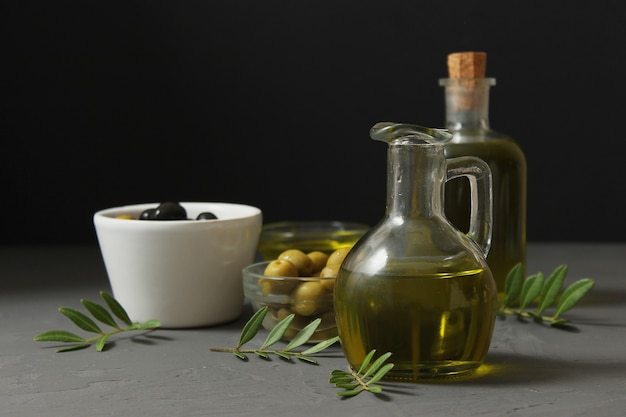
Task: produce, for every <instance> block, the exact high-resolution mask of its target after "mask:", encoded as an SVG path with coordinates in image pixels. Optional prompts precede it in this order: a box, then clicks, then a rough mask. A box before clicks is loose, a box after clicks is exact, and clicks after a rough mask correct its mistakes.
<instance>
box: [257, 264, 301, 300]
mask: <svg viewBox="0 0 626 417" xmlns="http://www.w3.org/2000/svg"><path fill="white" fill-rule="evenodd" d="M263 275H266V276H268V277H277V278H276V279H273V278H261V279H259V287H260V288H261V294H263V295H264V296H268V295H270V294H290V293H291V291H293V289H294V288H295V287H296V286H297V285H298V280H296V279H280V278H279V277H286V278H293V277H297V276H298V270H297V269H296V267H295V265H294V264H292V263H291V262H289V261H287V260H285V259H277V260H274V261H271V262H270V263H269V264H267V266H266V267H265V271H264V272H263Z"/></svg>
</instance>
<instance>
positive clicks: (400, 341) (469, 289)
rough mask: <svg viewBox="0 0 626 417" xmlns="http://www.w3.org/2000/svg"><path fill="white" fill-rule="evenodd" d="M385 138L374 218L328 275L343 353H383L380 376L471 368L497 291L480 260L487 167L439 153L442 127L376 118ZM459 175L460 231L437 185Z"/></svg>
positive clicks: (486, 239)
mask: <svg viewBox="0 0 626 417" xmlns="http://www.w3.org/2000/svg"><path fill="white" fill-rule="evenodd" d="M370 135H371V137H372V139H374V140H378V141H382V142H386V143H387V144H388V151H387V152H388V153H387V205H386V210H385V216H384V218H383V219H382V220H381V221H380V222H379V223H378V224H377V225H376V226H374V227H373V228H372V229H371V230H370V231H369V232H368V233H367V234H366V235H365V236H363V237H362V238H361V240H359V241H358V242H357V243H356V244H355V246H354V247H353V248H352V250H351V251H350V253H349V254H348V256H347V257H346V259H345V260H344V261H343V264H342V266H341V268H340V270H339V273H338V274H337V280H336V284H335V315H336V320H337V327H338V331H339V336H340V338H341V343H342V346H343V350H344V353H345V355H346V358H347V360H348V362H349V363H350V365H351V366H352V367H354V368H356V369H358V368H359V367H360V366H361V364H362V362H363V359H364V358H365V356H366V355H367V353H368V352H369V351H371V350H372V349H376V356H375V357H377V356H380V355H382V354H384V353H385V352H391V353H392V356H391V358H390V359H389V361H390V362H393V363H394V368H393V369H392V370H391V371H390V372H389V373H388V374H387V376H386V378H388V379H392V380H403V381H413V382H417V381H419V380H422V379H447V378H451V377H458V376H462V375H468V374H471V373H472V372H473V371H474V370H475V369H477V368H478V367H479V366H480V365H481V364H482V362H483V360H484V358H485V356H486V354H487V351H488V349H489V344H490V342H491V336H492V332H493V327H494V322H495V318H496V309H497V291H496V285H495V282H494V280H493V276H492V274H491V271H490V269H489V267H488V265H487V263H486V261H485V256H486V254H487V253H488V251H489V246H490V239H491V214H492V207H491V206H492V203H491V173H490V170H489V166H488V165H487V164H486V163H485V162H483V161H482V160H480V159H478V158H475V157H459V158H452V159H448V160H446V158H445V156H444V144H443V142H445V141H447V140H449V139H450V137H451V135H450V134H449V133H448V132H447V131H445V130H439V129H428V128H424V127H421V126H416V125H409V124H397V123H377V124H376V125H375V126H374V127H372V129H371V131H370ZM459 176H464V177H467V178H468V179H469V184H470V188H471V191H472V196H473V200H472V201H473V203H474V204H473V208H472V211H471V215H470V216H471V218H470V229H469V232H468V233H467V234H463V233H462V232H460V231H459V230H458V229H456V228H455V227H454V226H453V225H452V224H451V223H450V222H449V221H448V220H447V219H446V218H445V216H444V213H443V205H444V192H445V191H444V190H445V182H446V181H447V180H449V179H451V178H456V177H459Z"/></svg>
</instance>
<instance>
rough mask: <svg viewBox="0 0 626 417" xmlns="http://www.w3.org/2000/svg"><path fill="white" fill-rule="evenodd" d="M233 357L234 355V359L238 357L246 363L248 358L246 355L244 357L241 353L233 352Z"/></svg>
mask: <svg viewBox="0 0 626 417" xmlns="http://www.w3.org/2000/svg"><path fill="white" fill-rule="evenodd" d="M233 355H235V356H236V357H238V358H239V359H241V360H242V361H247V360H248V357H247V356H246V355H244V354H243V353H241V352H237V351H234V352H233Z"/></svg>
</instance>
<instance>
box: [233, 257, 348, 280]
mask: <svg viewBox="0 0 626 417" xmlns="http://www.w3.org/2000/svg"><path fill="white" fill-rule="evenodd" d="M270 262H272V261H261V262H255V263H252V264H250V265H247V266H246V267H244V268H243V270H242V273H243V279H244V280H245V279H246V277H249V278H252V279H254V280H259V279H271V280H275V281H291V280H295V281H303V282H304V281H326V280H331V279H335V278H336V277H280V276H272V275H263V273H262V272H261V273H258V272H255V271H254V269H256V268H258V269H260V270H261V267H263V269H265V267H266V266H267V265H268V264H269V263H270ZM261 271H262V270H261Z"/></svg>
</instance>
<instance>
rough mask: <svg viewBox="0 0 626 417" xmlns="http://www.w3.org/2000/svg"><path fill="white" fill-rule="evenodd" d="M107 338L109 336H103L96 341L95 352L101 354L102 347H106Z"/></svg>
mask: <svg viewBox="0 0 626 417" xmlns="http://www.w3.org/2000/svg"><path fill="white" fill-rule="evenodd" d="M109 336H110V335H109V334H105V335H104V336H102V337H101V338H100V339H98V341H97V342H96V350H97V351H98V352H102V350H103V349H104V345H106V343H107V340H108V339H109Z"/></svg>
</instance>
